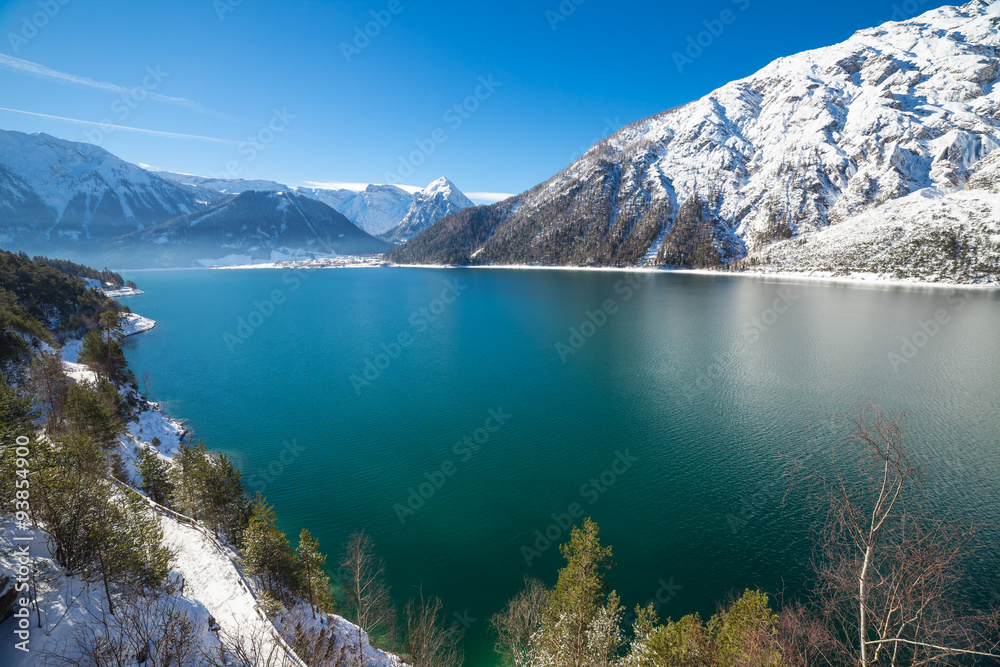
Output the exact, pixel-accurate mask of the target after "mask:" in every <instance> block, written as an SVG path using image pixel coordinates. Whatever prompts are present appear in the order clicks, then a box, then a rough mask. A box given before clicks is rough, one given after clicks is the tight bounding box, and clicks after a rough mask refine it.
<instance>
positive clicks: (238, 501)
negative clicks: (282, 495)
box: [170, 443, 250, 543]
mask: <svg viewBox="0 0 1000 667" xmlns="http://www.w3.org/2000/svg"><path fill="white" fill-rule="evenodd" d="M173 458H174V467H173V469H172V470H171V474H170V479H171V482H172V484H173V489H172V491H171V494H170V500H171V502H172V503H173V505H174V507H175V508H176V509H177V511H178V512H180V513H181V514H186V515H187V516H190V517H191V518H193V519H197V520H199V521H202V522H204V523H205V524H206V525H207V526H209V527H210V528H211V529H212V530H213V531H215V534H216V536H217V537H218V536H220V535H224V536H225V537H226V538H227V539H229V540H231V541H233V542H236V543H239V542H240V540H241V539H242V533H243V530H244V528H245V526H246V525H247V521H248V519H249V516H250V504H249V502H248V500H247V497H246V491H245V489H244V488H243V477H242V475H241V473H240V471H239V470H238V469H237V468H236V466H235V465H233V463H232V461H230V460H229V458H228V457H227V456H226V455H225V454H219V453H215V452H209V451H208V450H207V449H206V447H205V444H204V443H198V444H197V445H194V446H191V445H184V444H182V445H181V446H180V448H179V449H178V451H177V453H176V454H175V455H174V457H173Z"/></svg>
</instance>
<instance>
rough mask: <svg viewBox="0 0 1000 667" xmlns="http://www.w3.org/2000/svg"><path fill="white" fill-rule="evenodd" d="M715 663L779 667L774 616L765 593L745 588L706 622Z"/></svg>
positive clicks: (736, 666)
mask: <svg viewBox="0 0 1000 667" xmlns="http://www.w3.org/2000/svg"><path fill="white" fill-rule="evenodd" d="M709 630H710V631H711V633H712V635H713V639H714V644H715V658H716V661H717V664H718V665H719V667H742V666H743V665H759V666H760V667H781V664H782V660H781V650H780V647H779V645H778V617H777V615H776V614H774V612H772V611H771V606H770V604H769V602H768V598H767V595H765V594H764V593H761V592H760V591H751V590H747V591H746V592H745V593H744V594H743V596H742V597H741V598H740V599H739V600H737V601H736V602H734V603H733V604H732V605H730V607H729V608H728V609H726V610H725V611H723V612H722V613H720V614H717V615H716V616H714V617H713V618H712V620H711V621H710V622H709Z"/></svg>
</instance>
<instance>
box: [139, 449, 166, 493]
mask: <svg viewBox="0 0 1000 667" xmlns="http://www.w3.org/2000/svg"><path fill="white" fill-rule="evenodd" d="M136 464H137V466H136V467H137V470H138V472H139V474H140V475H141V476H142V483H140V484H139V488H140V489H141V490H142V491H143V492H144V493H146V494H147V495H148V496H149V497H150V498H151V499H152V500H153V502H155V503H157V504H159V505H165V504H166V503H167V499H168V498H169V497H170V495H171V494H172V493H173V490H174V485H173V482H171V481H170V466H169V464H168V463H167V462H166V461H164V460H162V459H160V457H159V456H157V455H156V452H154V451H153V450H151V449H147V448H145V447H143V448H142V449H141V450H140V451H139V456H138V459H137V460H136Z"/></svg>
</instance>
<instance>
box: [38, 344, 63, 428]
mask: <svg viewBox="0 0 1000 667" xmlns="http://www.w3.org/2000/svg"><path fill="white" fill-rule="evenodd" d="M70 383H71V380H70V379H69V378H68V377H67V376H66V373H64V372H63V368H62V361H61V360H60V357H59V355H58V354H49V353H44V352H43V353H41V354H39V355H37V356H36V357H35V360H34V362H33V363H32V364H31V369H30V371H29V386H30V387H31V390H32V392H33V393H34V395H35V400H36V401H37V402H38V403H39V406H40V407H41V408H42V410H43V411H44V413H45V420H46V422H47V423H48V428H49V431H55V430H57V429H58V426H59V425H60V423H61V422H62V416H63V410H64V408H65V406H66V394H67V392H68V391H69V385H70Z"/></svg>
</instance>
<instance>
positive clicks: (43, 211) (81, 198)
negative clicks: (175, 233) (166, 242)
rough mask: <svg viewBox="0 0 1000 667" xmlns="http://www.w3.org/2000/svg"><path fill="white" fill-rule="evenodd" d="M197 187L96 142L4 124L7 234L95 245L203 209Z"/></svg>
mask: <svg viewBox="0 0 1000 667" xmlns="http://www.w3.org/2000/svg"><path fill="white" fill-rule="evenodd" d="M200 207H201V205H200V204H199V203H198V202H197V201H196V198H195V197H193V196H192V195H191V194H190V193H188V192H185V191H184V190H182V189H180V188H178V187H177V186H175V185H174V184H172V183H169V182H167V181H165V180H163V179H162V178H159V177H158V176H155V175H153V174H150V173H149V172H147V171H145V170H143V169H141V168H139V167H137V166H136V165H134V164H130V163H128V162H125V161H123V160H120V159H118V158H117V157H115V156H114V155H112V154H111V153H109V152H107V151H106V150H104V149H103V148H100V147H98V146H93V145H91V144H85V143H78V142H75V141H66V140H63V139H57V138H55V137H51V136H49V135H47V134H30V135H29V134H23V133H21V132H8V131H3V130H0V240H3V242H4V243H7V244H10V243H13V242H15V241H16V242H17V243H19V244H20V245H23V246H27V247H32V248H37V249H39V250H44V249H45V248H47V247H58V246H59V245H60V244H63V243H75V244H80V245H88V244H93V243H99V242H101V241H103V240H105V239H108V238H110V237H112V236H117V235H120V234H126V233H129V232H133V231H137V230H140V229H142V228H143V227H146V226H148V225H153V224H157V223H159V222H163V221H164V220H169V219H170V218H173V217H176V216H179V215H183V214H185V213H190V212H193V211H196V210H198V209H199V208H200Z"/></svg>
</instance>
